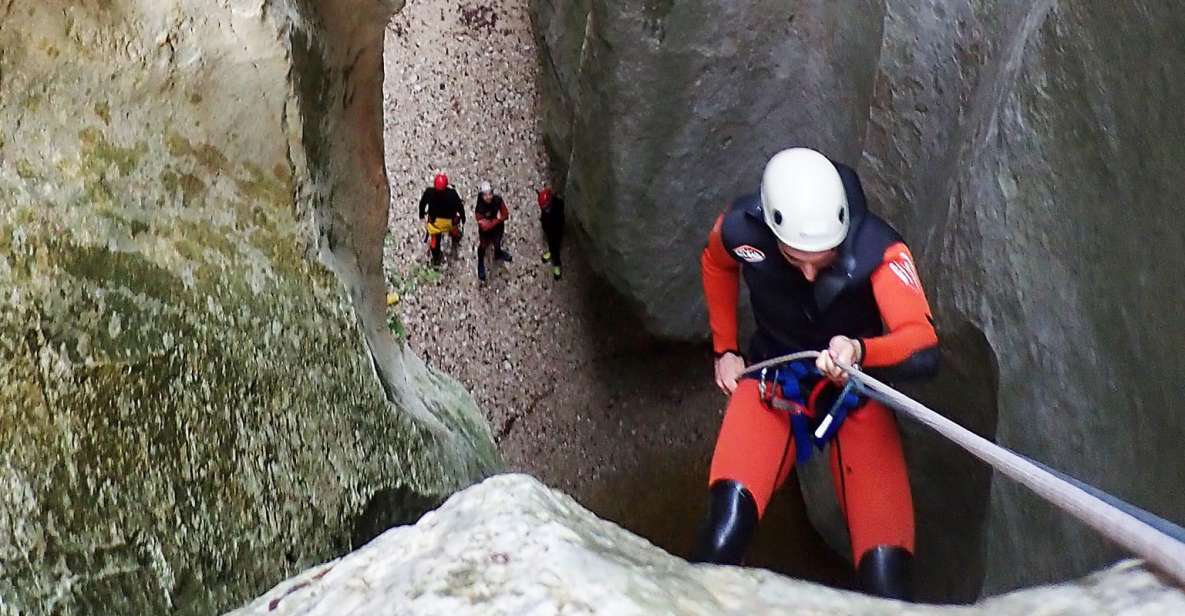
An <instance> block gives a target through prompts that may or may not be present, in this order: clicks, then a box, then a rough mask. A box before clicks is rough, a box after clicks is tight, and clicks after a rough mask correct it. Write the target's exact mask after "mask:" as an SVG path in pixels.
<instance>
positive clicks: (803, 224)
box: [761, 148, 850, 252]
mask: <svg viewBox="0 0 1185 616" xmlns="http://www.w3.org/2000/svg"><path fill="white" fill-rule="evenodd" d="M761 209H762V210H763V211H764V213H765V224H766V225H768V226H769V228H770V230H771V231H773V232H774V235H775V236H777V238H778V240H779V241H780V242H782V243H783V244H786V245H787V246H789V247H791V248H794V249H797V250H802V251H805V252H822V251H825V250H831V249H832V248H835V247H836V246H839V245H840V244H841V243H842V242H843V240H844V238H845V237H847V235H848V225H849V223H850V220H849V216H848V197H847V193H846V192H845V191H844V187H843V180H841V179H840V177H839V171H838V170H837V169H836V168H835V165H834V164H832V162H831V161H830V160H827V157H826V156H823V155H822V154H820V153H818V152H816V151H814V150H811V149H807V148H790V149H789V150H782V151H781V152H778V153H777V154H775V155H774V157H773V158H771V159H769V163H767V164H766V165H765V174H764V175H763V176H762V178H761Z"/></svg>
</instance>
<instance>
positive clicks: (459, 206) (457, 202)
mask: <svg viewBox="0 0 1185 616" xmlns="http://www.w3.org/2000/svg"><path fill="white" fill-rule="evenodd" d="M453 207H454V208H456V210H457V218H459V219H460V220H461V224H465V202H464V201H462V200H461V195H459V194H457V191H455V190H454V191H453Z"/></svg>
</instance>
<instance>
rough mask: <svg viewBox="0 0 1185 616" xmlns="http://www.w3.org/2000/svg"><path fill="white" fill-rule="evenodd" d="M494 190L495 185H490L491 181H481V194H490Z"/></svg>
mask: <svg viewBox="0 0 1185 616" xmlns="http://www.w3.org/2000/svg"><path fill="white" fill-rule="evenodd" d="M492 192H494V187H493V186H490V183H489V182H482V183H481V194H483V195H485V194H489V193H492Z"/></svg>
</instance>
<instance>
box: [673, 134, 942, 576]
mask: <svg viewBox="0 0 1185 616" xmlns="http://www.w3.org/2000/svg"><path fill="white" fill-rule="evenodd" d="M700 264H701V270H702V275H703V285H704V294H705V296H706V298H707V304H708V319H709V323H710V325H711V330H712V341H713V350H714V351H715V353H716V366H715V368H716V384H717V386H718V387H720V389H721V390H722V391H724V392H725V393H726V394H727V395H728V396H729V401H728V409H727V410H726V411H725V415H724V421H723V423H722V425H721V427H720V433H719V436H718V437H717V441H716V449H715V452H714V454H713V456H712V466H711V470H710V473H709V479H708V485H709V491H710V497H709V498H710V506H709V511H710V512H709V514H708V519H707V522H706V524H705V526H704V529H703V531H702V533H701V535H700V538H699V541H698V544H697V547H696V550H695V553H694V554H693V559H694V560H697V561H701V562H714V563H726V564H740V563H741V562H742V560H743V558H744V554H745V550H746V547H747V545H748V542H749V540H750V538H751V537H752V535H753V532H754V530H755V529H756V526H757V522H758V520H759V519H760V518H761V516H762V514H763V513H764V511H765V508H766V505H768V504H769V501H770V498H771V497H772V495H773V493H774V492H775V491H776V490H777V489H778V488H779V487H780V486H781V485H782V483H783V482H784V481H785V480H786V478H787V477H788V476H789V475H790V471H791V469H792V468H793V467H794V464H795V462H796V460H805V459H807V458H809V457H810V453H811V451H812V450H813V449H815V448H816V447H817V446H818V445H819V443H820V441H822V442H823V443H826V444H827V445H828V449H829V452H830V456H831V468H832V475H833V479H834V481H835V491H836V494H837V496H838V498H839V501H840V507H841V510H842V511H843V514H844V517H845V521H846V522H847V525H848V531H849V534H850V537H851V543H852V562H853V564H855V566H856V569H857V573H858V575H859V577H860V580H861V582H862V584H863V586H864V588H865V590H866V591H868V592H870V593H874V594H878V595H882V596H887V597H893V598H897V599H908V598H909V597H910V589H909V585H908V579H909V576H908V570H909V564H910V560H911V558H912V554H913V550H914V512H913V498H912V495H911V494H910V486H909V477H908V475H907V473H906V468H905V459H904V457H903V455H902V449H901V437H900V435H899V433H898V430H897V423H896V421H895V419H894V416H893V413H892V412H891V411H890V410H889V409H888V408H887V407H885V406H884V405H882V404H880V403H879V402H877V401H875V400H867V399H862V398H860V397H859V396H853V397H852V398H851V399H849V397H848V396H846V395H843V394H844V393H846V392H841V393H831V394H830V395H831V398H832V399H833V400H838V402H835V403H834V406H831V404H825V405H819V404H817V400H820V399H821V398H820V395H822V397H823V398H825V397H826V396H827V395H828V393H827V392H828V391H834V389H835V388H837V387H838V386H836V385H832V383H843V382H844V381H845V380H846V378H847V375H846V373H845V372H844V370H843V368H842V366H844V365H856V364H859V365H860V366H862V367H863V368H864V369H865V370H867V371H868V372H870V373H872V374H879V375H882V378H893V379H909V378H924V377H928V376H931V375H933V374H934V373H935V372H936V371H937V370H938V348H937V345H938V337H937V334H936V333H935V330H934V323H933V319H932V318H931V313H930V306H929V303H928V302H927V300H926V295H925V292H924V291H923V290H922V283H921V279H920V277H919V276H918V271H917V268H916V267H915V266H914V262H913V257H912V256H911V255H910V251H909V248H908V247H906V245H905V243H904V242H903V241H902V239H901V236H900V235H898V234H897V232H896V231H894V230H893V228H892V227H890V226H889V225H888V224H887V223H886V222H884V221H883V220H881V219H880V218H878V217H877V216H876V215H874V214H873V213H872V212H870V211H868V208H867V205H866V203H865V198H864V190H863V189H862V188H861V186H860V179H859V177H858V176H857V175H856V172H855V171H854V170H852V169H851V168H850V167H848V166H846V165H843V164H840V163H835V162H832V161H831V160H829V159H827V158H826V157H825V156H823V155H822V154H820V153H818V152H815V151H814V150H809V149H806V148H792V149H789V150H785V151H782V152H779V153H778V154H777V155H775V156H774V157H773V158H772V159H770V161H769V163H768V164H767V165H766V168H765V174H764V176H763V178H762V184H761V191H760V193H757V194H751V195H748V196H745V197H741V198H739V199H737V200H735V201H734V202H733V203H732V204H731V206H730V207H729V209H728V211H726V212H725V213H724V214H723V215H721V216H720V217H719V218H718V219H717V220H716V224H715V226H714V227H713V229H712V231H711V233H710V234H709V236H708V245H707V247H706V248H705V249H704V251H703V254H702V256H701V258H700ZM742 277H744V279H745V283H746V285H747V286H748V288H749V298H750V303H751V304H752V307H753V314H754V317H755V320H756V323H757V331H756V333H755V334H754V336H753V339H752V341H751V342H750V344H749V349H748V353H747V357H742V355H741V353H740V350H739V346H738V342H737V292H738V288H739V284H740V279H741V278H742ZM820 349H822V350H823V352H822V354H821V355H820V356H819V358H818V360H817V361H816V362H815V363H814V365H813V366H803V365H801V364H800V365H797V366H789V367H786V368H785V369H779V371H776V372H773V374H769V375H767V373H766V372H764V371H763V372H761V373H759V374H758V375H749V376H747V377H742V376H741V375H742V372H743V371H744V369H745V365H746V360H748V362H751V363H753V362H760V361H763V360H766V359H771V358H773V357H778V356H781V355H784V354H788V353H795V352H798V351H807V350H820ZM792 368H797V369H798V370H793V369H792ZM783 370H786V371H783ZM804 375H810V378H814V379H816V380H815V381H814V382H813V383H809V384H808V385H803V384H802V383H803V381H801V380H800V379H802V378H803V376H804ZM890 375H891V376H890ZM767 376H768V378H767ZM807 391H810V392H811V393H810V395H809V396H807V395H804V392H807ZM808 400H809V401H808ZM840 404H843V405H847V406H848V407H849V408H850V410H846V411H844V412H845V413H848V414H847V415H845V416H839V417H840V418H839V419H835V418H836V417H837V416H835V415H832V414H831V412H829V411H828V407H830V408H836V409H837V408H840ZM818 409H821V413H826V414H827V416H826V417H822V418H821V417H819V414H820V411H819V410H818ZM844 417H846V419H845V418H844ZM833 419H835V423H834V424H833V423H832V422H831V421H830V420H833ZM812 421H816V422H818V423H817V424H816V425H812V423H811V422H812ZM800 428H802V429H801V430H800ZM833 428H834V429H833ZM812 433H813V434H814V435H815V437H816V440H812V439H811V434H812ZM820 434H825V435H827V436H826V437H820V436H819V435H820ZM824 439H829V440H824Z"/></svg>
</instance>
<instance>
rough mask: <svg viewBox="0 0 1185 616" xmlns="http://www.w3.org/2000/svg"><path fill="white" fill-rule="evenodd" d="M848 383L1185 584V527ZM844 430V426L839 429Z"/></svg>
mask: <svg viewBox="0 0 1185 616" xmlns="http://www.w3.org/2000/svg"><path fill="white" fill-rule="evenodd" d="M818 356H819V352H818V351H803V352H800V353H792V354H790V355H783V356H781V357H775V358H773V359H770V360H768V361H763V362H760V363H757V364H754V365H752V366H750V367H748V368H746V369H745V370H744V372H742V373H741V375H742V376H745V375H749V374H756V373H760V372H761V371H763V370H768V369H770V368H776V367H778V366H782V365H784V364H787V363H790V362H795V361H802V360H812V359H814V358H817V357H818ZM837 363H838V365H839V367H840V368H841V369H842V370H843V371H844V372H845V373H846V374H847V375H848V382H849V383H851V382H853V381H855V382H858V383H859V388H860V390H861V393H862V394H863V395H865V396H867V397H869V398H872V399H875V400H877V401H879V402H881V403H883V404H885V405H888V406H890V407H892V408H893V409H896V410H897V411H899V412H900V413H901V414H903V415H905V416H907V417H909V418H910V419H912V420H914V421H916V422H918V423H920V424H922V425H924V426H926V427H928V428H930V429H931V430H933V431H935V432H937V433H938V434H939V435H940V436H942V437H944V438H946V439H947V440H950V441H952V442H954V443H955V444H956V445H958V446H959V447H962V448H963V449H964V450H966V451H967V452H969V453H970V454H971V455H973V456H975V457H977V458H979V459H980V460H983V461H984V462H987V463H988V464H989V465H991V466H992V468H994V469H996V470H997V471H1000V472H1001V473H1003V474H1004V475H1007V476H1008V477H1010V478H1012V479H1013V480H1014V481H1016V482H1018V483H1020V484H1021V485H1024V486H1025V487H1027V488H1028V489H1030V490H1032V491H1033V492H1034V493H1035V494H1037V495H1038V496H1040V497H1041V498H1043V499H1045V500H1047V501H1049V502H1050V503H1052V504H1053V505H1055V506H1057V507H1058V508H1059V509H1061V510H1062V511H1065V512H1066V513H1069V514H1070V515H1072V516H1074V517H1075V518H1078V519H1079V520H1080V521H1082V522H1083V523H1085V524H1086V525H1088V526H1090V527H1091V528H1094V529H1095V530H1096V531H1098V532H1099V533H1100V534H1102V535H1103V536H1104V537H1106V538H1108V539H1110V540H1111V541H1114V542H1115V543H1117V544H1119V545H1120V546H1123V547H1124V548H1126V549H1128V550H1130V551H1131V552H1132V553H1134V554H1136V555H1138V556H1139V557H1141V558H1143V559H1144V560H1145V561H1147V562H1148V563H1149V564H1151V565H1152V566H1154V567H1156V568H1157V569H1160V570H1161V571H1163V572H1164V573H1165V574H1167V575H1169V576H1171V577H1172V578H1173V579H1174V580H1176V582H1177V583H1178V584H1180V585H1182V586H1185V541H1182V538H1183V537H1185V529H1181V528H1180V527H1179V526H1177V525H1175V524H1173V523H1171V522H1168V521H1167V520H1164V519H1161V518H1159V517H1157V516H1156V515H1154V514H1152V513H1149V512H1147V511H1144V510H1143V509H1140V508H1138V507H1135V506H1134V505H1131V504H1130V503H1126V502H1124V501H1122V500H1120V499H1118V498H1116V497H1114V496H1112V495H1110V494H1107V493H1106V492H1103V491H1102V490H1099V489H1098V488H1095V487H1093V486H1090V485H1088V484H1085V483H1083V482H1081V481H1078V480H1076V479H1073V478H1071V477H1069V476H1067V475H1065V474H1063V473H1060V472H1058V471H1055V470H1053V469H1051V468H1049V467H1046V466H1044V465H1042V464H1039V463H1037V462H1034V461H1033V460H1030V459H1028V458H1026V457H1024V456H1022V455H1019V454H1017V453H1015V452H1013V451H1011V450H1009V449H1007V448H1004V447H1001V446H999V445H996V444H995V443H992V442H991V441H989V440H987V439H985V438H983V437H981V436H979V435H977V434H975V433H973V432H971V431H969V430H967V429H966V428H963V427H962V426H960V425H959V424H957V423H955V422H953V421H951V420H949V419H947V418H946V417H943V416H942V415H940V414H938V413H937V412H935V411H933V410H931V409H930V408H928V407H926V406H925V405H923V404H921V403H919V402H917V401H916V400H914V399H912V398H910V397H909V396H906V395H905V394H903V393H901V392H899V391H897V390H896V389H893V388H892V387H889V386H888V385H886V384H885V383H883V382H881V381H879V380H877V379H876V378H874V377H872V376H869V375H868V374H867V373H865V372H863V371H861V370H860V369H859V368H857V367H855V366H849V365H847V364H844V363H842V362H837ZM837 429H838V428H837Z"/></svg>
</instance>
